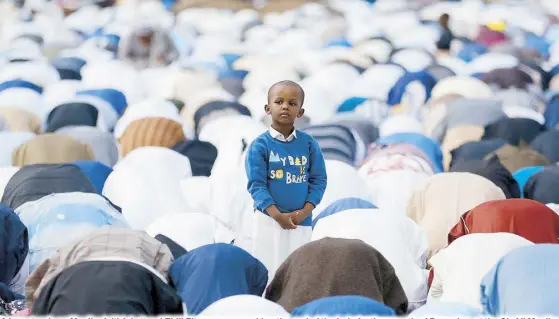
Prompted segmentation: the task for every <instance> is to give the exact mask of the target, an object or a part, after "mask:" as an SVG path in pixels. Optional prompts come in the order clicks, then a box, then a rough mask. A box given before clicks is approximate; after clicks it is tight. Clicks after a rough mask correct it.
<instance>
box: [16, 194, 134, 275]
mask: <svg viewBox="0 0 559 319" xmlns="http://www.w3.org/2000/svg"><path fill="white" fill-rule="evenodd" d="M15 212H16V213H17V214H18V215H19V217H20V218H21V221H22V222H23V223H24V224H25V225H26V226H27V227H28V228H29V247H30V250H29V269H30V270H31V271H33V270H34V269H35V268H36V267H37V266H38V265H39V264H40V263H42V262H43V261H44V260H45V259H48V258H50V257H52V256H53V255H54V254H55V253H56V252H57V250H58V249H60V248H63V247H64V246H66V245H68V244H70V243H72V242H73V241H75V240H77V239H79V238H81V237H83V236H84V235H87V234H88V233H90V232H91V231H93V230H95V229H97V228H100V227H102V226H105V225H109V226H113V227H119V228H129V226H128V224H127V223H126V221H125V220H124V217H123V216H122V214H121V213H120V211H119V210H118V208H117V207H114V206H113V205H112V204H111V203H110V202H109V201H108V200H107V199H105V198H103V197H102V196H100V195H98V194H92V193H81V192H72V193H55V194H50V195H48V196H45V197H42V198H40V199H37V200H35V201H30V202H27V203H25V204H23V205H21V206H20V207H18V208H17V209H16V210H15Z"/></svg>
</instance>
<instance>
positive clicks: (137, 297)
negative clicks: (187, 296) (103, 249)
mask: <svg viewBox="0 0 559 319" xmlns="http://www.w3.org/2000/svg"><path fill="white" fill-rule="evenodd" d="M32 313H33V314H34V315H37V316H45V315H50V316H69V315H94V316H103V315H117V314H118V315H127V316H160V315H167V314H175V315H183V309H182V304H181V299H180V297H179V295H177V293H176V292H175V290H174V289H173V287H172V286H171V285H169V284H167V283H165V282H164V281H163V280H161V279H160V278H159V277H158V276H156V275H155V274H153V273H152V272H151V271H150V270H148V269H146V268H145V267H143V266H140V265H137V264H135V263H132V262H126V261H88V262H82V263H78V264H76V265H73V266H71V267H69V268H67V269H65V270H64V271H62V272H61V273H60V274H59V275H58V276H56V277H55V278H54V279H52V280H51V281H49V283H47V285H46V286H45V287H44V288H43V289H42V290H41V294H40V295H39V298H38V299H37V300H36V301H35V302H34V303H33V309H32Z"/></svg>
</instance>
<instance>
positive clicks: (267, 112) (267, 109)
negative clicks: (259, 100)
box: [264, 104, 272, 115]
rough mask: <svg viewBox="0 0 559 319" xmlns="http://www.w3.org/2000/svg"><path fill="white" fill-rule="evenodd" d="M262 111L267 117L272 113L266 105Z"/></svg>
mask: <svg viewBox="0 0 559 319" xmlns="http://www.w3.org/2000/svg"><path fill="white" fill-rule="evenodd" d="M264 111H266V114H268V115H270V114H272V111H270V107H269V106H268V104H266V105H264Z"/></svg>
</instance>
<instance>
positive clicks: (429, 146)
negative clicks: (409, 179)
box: [375, 133, 443, 173]
mask: <svg viewBox="0 0 559 319" xmlns="http://www.w3.org/2000/svg"><path fill="white" fill-rule="evenodd" d="M375 143H376V144H383V145H393V144H410V145H413V146H415V147H417V148H419V149H420V150H422V151H423V152H424V153H425V155H427V157H429V159H430V160H431V163H432V164H433V166H434V167H435V170H436V173H440V172H442V171H443V152H442V151H441V147H440V146H439V144H438V143H437V142H435V141H434V140H432V139H430V138H428V137H427V136H425V135H423V134H419V133H396V134H392V135H388V136H384V137H381V138H379V139H378V140H377V141H376V142H375Z"/></svg>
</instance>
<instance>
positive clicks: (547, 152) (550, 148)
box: [530, 129, 559, 163]
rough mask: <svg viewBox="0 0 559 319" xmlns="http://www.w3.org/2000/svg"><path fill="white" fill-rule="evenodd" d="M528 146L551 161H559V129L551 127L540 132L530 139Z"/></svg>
mask: <svg viewBox="0 0 559 319" xmlns="http://www.w3.org/2000/svg"><path fill="white" fill-rule="evenodd" d="M530 147H531V148H532V149H533V150H534V151H536V152H538V153H540V154H542V155H543V156H545V157H546V158H547V159H548V160H549V161H550V162H551V163H559V130H557V129H552V130H549V131H547V132H544V133H541V134H540V135H538V136H537V137H536V138H535V139H533V140H532V142H531V143H530Z"/></svg>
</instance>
